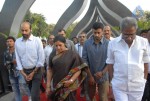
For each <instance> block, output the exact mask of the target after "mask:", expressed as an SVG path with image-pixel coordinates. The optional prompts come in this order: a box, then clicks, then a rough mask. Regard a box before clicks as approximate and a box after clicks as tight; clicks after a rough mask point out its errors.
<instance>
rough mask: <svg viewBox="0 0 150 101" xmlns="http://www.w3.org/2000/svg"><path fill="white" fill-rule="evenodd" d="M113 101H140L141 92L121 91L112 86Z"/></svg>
mask: <svg viewBox="0 0 150 101" xmlns="http://www.w3.org/2000/svg"><path fill="white" fill-rule="evenodd" d="M112 89H113V94H114V97H115V101H141V99H142V95H143V91H123V90H120V89H118V88H115V87H113V86H112Z"/></svg>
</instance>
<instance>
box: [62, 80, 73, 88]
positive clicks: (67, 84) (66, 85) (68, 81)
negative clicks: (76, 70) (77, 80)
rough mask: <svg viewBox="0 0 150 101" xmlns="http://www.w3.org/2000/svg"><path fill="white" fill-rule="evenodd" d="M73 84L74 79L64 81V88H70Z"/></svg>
mask: <svg viewBox="0 0 150 101" xmlns="http://www.w3.org/2000/svg"><path fill="white" fill-rule="evenodd" d="M73 82H74V81H73V80H72V79H70V80H67V81H64V87H69V86H70V85H71V84H73Z"/></svg>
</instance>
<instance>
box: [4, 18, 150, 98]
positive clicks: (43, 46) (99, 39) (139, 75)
mask: <svg viewBox="0 0 150 101" xmlns="http://www.w3.org/2000/svg"><path fill="white" fill-rule="evenodd" d="M91 29H92V33H93V34H92V36H91V37H89V38H87V34H86V32H84V31H83V32H81V33H79V34H78V35H77V37H73V38H72V40H69V39H68V38H67V37H66V31H65V30H64V29H60V30H58V33H57V35H56V34H55V35H54V33H53V34H52V33H51V34H50V35H49V36H48V38H47V40H45V39H40V38H38V37H35V36H33V34H32V26H31V24H30V22H26V21H25V22H23V23H22V24H21V28H20V31H21V33H22V37H21V38H18V39H17V40H15V38H14V37H12V36H9V37H8V38H7V39H6V45H7V50H6V51H5V52H4V68H7V70H8V77H9V80H7V81H8V82H10V84H11V87H12V90H13V92H14V94H15V100H16V101H22V96H23V95H27V96H28V101H40V93H41V92H42V93H45V94H46V96H47V99H48V100H49V101H76V91H77V89H78V88H79V87H80V89H81V90H80V97H85V99H86V101H93V100H96V97H95V94H96V93H97V95H98V96H99V100H100V101H110V100H111V101H150V66H149V63H150V57H149V56H150V51H149V50H150V44H149V43H150V30H148V29H147V30H142V31H141V33H140V36H139V35H136V34H137V29H138V25H137V21H136V19H134V18H132V17H125V18H124V19H123V20H122V21H121V23H120V32H121V34H120V35H119V36H118V37H116V38H115V37H112V30H111V27H110V26H109V25H106V26H104V25H103V24H102V23H101V22H95V23H94V24H93V26H92V27H91ZM43 83H45V84H46V87H44V86H43Z"/></svg>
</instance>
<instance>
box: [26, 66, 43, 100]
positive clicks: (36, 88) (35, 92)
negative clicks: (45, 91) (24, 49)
mask: <svg viewBox="0 0 150 101" xmlns="http://www.w3.org/2000/svg"><path fill="white" fill-rule="evenodd" d="M33 70H34V69H24V72H25V73H26V74H30V73H31V72H32V71H33ZM41 79H42V73H41V69H38V71H37V73H35V74H34V76H33V78H32V80H31V81H27V83H28V85H29V89H30V91H31V99H32V101H40V84H41Z"/></svg>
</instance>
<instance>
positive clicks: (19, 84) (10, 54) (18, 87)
mask: <svg viewBox="0 0 150 101" xmlns="http://www.w3.org/2000/svg"><path fill="white" fill-rule="evenodd" d="M6 44H7V50H6V51H5V52H4V66H5V67H6V68H7V69H8V72H9V80H10V83H11V85H12V90H13V92H14V94H15V101H22V94H23V93H25V95H27V96H29V101H30V100H31V97H30V96H31V94H30V90H29V88H28V86H27V84H26V81H25V79H24V77H23V75H22V74H21V73H20V72H19V70H17V69H16V67H17V64H16V56H15V47H14V44H15V38H14V37H12V36H9V37H8V38H7V39H6Z"/></svg>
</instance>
